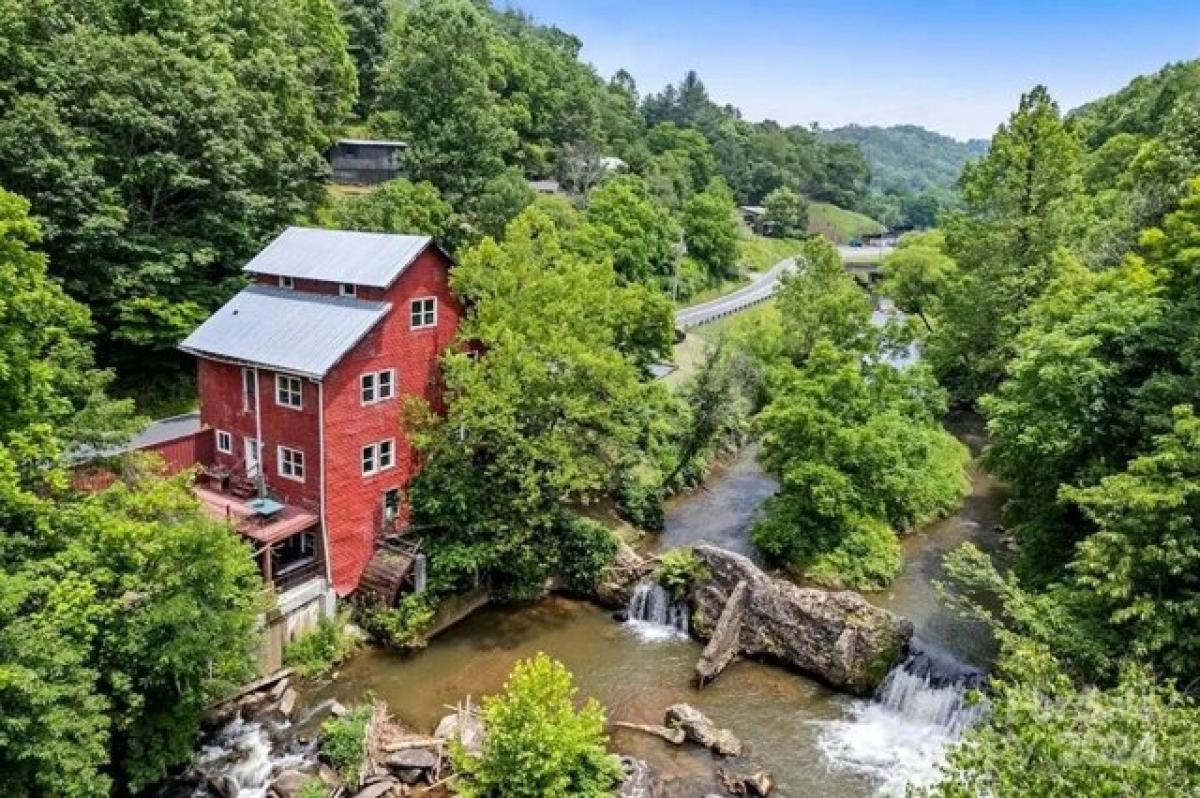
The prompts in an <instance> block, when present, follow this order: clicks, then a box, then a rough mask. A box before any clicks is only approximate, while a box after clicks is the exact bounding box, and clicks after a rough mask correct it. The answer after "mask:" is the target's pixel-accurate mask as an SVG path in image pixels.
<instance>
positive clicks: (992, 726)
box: [923, 641, 1200, 798]
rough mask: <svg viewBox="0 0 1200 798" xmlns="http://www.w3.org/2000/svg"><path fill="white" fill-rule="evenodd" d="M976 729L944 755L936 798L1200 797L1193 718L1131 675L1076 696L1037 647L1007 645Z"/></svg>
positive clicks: (1133, 671) (1191, 711) (1199, 753)
mask: <svg viewBox="0 0 1200 798" xmlns="http://www.w3.org/2000/svg"><path fill="white" fill-rule="evenodd" d="M1008 649H1009V650H1008V651H1007V652H1006V653H1005V654H1004V655H1003V657H1002V660H1001V667H1002V668H1003V673H1004V676H1003V678H993V679H992V680H991V682H990V685H989V687H990V689H989V694H990V695H989V700H988V711H987V714H986V716H985V718H984V720H983V722H982V723H981V724H980V725H979V726H978V727H976V728H974V729H972V730H970V731H968V732H967V734H966V736H965V737H964V738H963V740H962V742H961V743H959V744H958V745H957V746H956V747H955V748H954V749H953V750H952V751H951V753H950V758H949V763H948V766H947V767H946V769H945V775H944V778H943V780H942V781H941V783H939V784H938V785H937V786H936V787H934V788H932V789H930V790H927V791H923V792H924V794H926V795H934V796H942V798H974V796H978V795H994V796H1010V795H1011V796H1018V795H1113V796H1118V795H1129V796H1133V795H1136V796H1145V797H1146V798H1169V796H1176V795H1188V794H1193V793H1196V792H1197V791H1200V775H1198V773H1197V770H1196V761H1197V758H1198V757H1200V742H1198V741H1200V709H1197V708H1196V706H1195V705H1194V703H1192V702H1191V701H1189V700H1188V699H1186V698H1185V697H1183V696H1181V695H1180V694H1179V693H1178V692H1176V691H1175V690H1173V689H1172V688H1171V687H1170V686H1169V685H1162V684H1159V683H1157V682H1155V680H1154V679H1153V677H1152V675H1151V674H1150V673H1149V672H1148V671H1147V670H1145V669H1144V668H1140V667H1138V666H1130V667H1128V668H1126V669H1125V670H1124V671H1123V673H1122V675H1121V678H1120V681H1119V682H1118V684H1117V685H1116V686H1115V687H1112V688H1110V689H1104V690H1101V689H1096V688H1094V687H1079V686H1078V685H1076V684H1075V683H1074V682H1073V681H1072V680H1071V679H1070V678H1069V676H1068V675H1067V674H1066V673H1064V671H1063V670H1062V668H1061V666H1060V665H1059V663H1058V662H1056V661H1055V659H1054V657H1053V656H1052V655H1051V654H1050V653H1049V650H1048V649H1047V648H1045V647H1043V646H1037V645H1033V644H1030V643H1028V642H1024V641H1020V642H1014V643H1010V644H1009V646H1008Z"/></svg>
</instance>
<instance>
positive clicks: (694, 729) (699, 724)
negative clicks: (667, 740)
mask: <svg viewBox="0 0 1200 798" xmlns="http://www.w3.org/2000/svg"><path fill="white" fill-rule="evenodd" d="M667 725H668V726H672V727H674V728H677V729H683V733H684V734H685V735H687V738H688V739H689V740H691V741H692V742H694V743H699V744H700V745H702V746H704V747H705V748H710V749H712V750H713V751H714V752H715V753H718V754H720V755H721V756H741V755H742V741H741V740H739V739H738V738H737V737H736V736H734V734H733V732H731V731H729V729H721V728H718V727H717V724H715V723H713V722H712V721H711V720H710V719H709V717H708V716H707V715H705V714H704V713H703V712H701V711H700V710H698V709H696V708H695V707H694V706H692V705H691V704H672V705H671V706H669V707H667Z"/></svg>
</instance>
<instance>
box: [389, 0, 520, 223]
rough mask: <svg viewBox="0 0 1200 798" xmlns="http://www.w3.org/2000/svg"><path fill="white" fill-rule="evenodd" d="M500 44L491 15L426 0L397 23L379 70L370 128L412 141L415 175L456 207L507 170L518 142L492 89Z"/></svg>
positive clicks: (461, 4)
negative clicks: (494, 59)
mask: <svg viewBox="0 0 1200 798" xmlns="http://www.w3.org/2000/svg"><path fill="white" fill-rule="evenodd" d="M496 46H498V43H497V41H496V38H495V34H494V33H493V31H492V23H491V20H490V18H489V16H488V13H487V11H485V10H483V9H480V8H479V7H478V6H477V5H476V4H474V3H472V2H470V0H423V1H422V2H419V3H414V4H413V5H412V6H411V7H409V8H406V9H405V11H404V13H403V14H402V15H401V16H400V17H399V19H398V20H397V21H396V26H395V29H394V30H393V32H392V34H391V37H390V41H389V43H388V55H387V58H386V60H385V61H384V63H383V66H382V67H381V70H380V76H379V82H378V92H379V100H378V105H377V107H376V112H375V114H374V115H373V116H372V117H371V127H372V128H373V129H374V130H375V131H377V132H378V133H380V134H382V135H384V136H386V137H389V138H400V139H403V140H405V141H407V142H409V149H408V151H407V152H406V154H405V161H406V166H407V169H408V172H409V174H410V176H411V177H412V178H413V179H415V180H423V181H428V182H430V183H432V184H433V185H435V186H436V187H437V188H438V190H439V191H441V192H442V194H443V195H444V196H446V197H447V198H448V199H449V200H450V202H451V203H453V204H459V203H461V202H462V201H463V200H464V199H465V198H467V197H470V196H472V195H473V194H475V193H476V192H478V191H479V190H480V189H481V188H482V187H483V185H484V184H485V183H486V182H487V181H488V180H490V179H491V178H493V177H496V176H497V175H499V174H500V173H501V172H503V171H504V166H505V164H506V163H508V162H511V160H512V159H513V157H514V155H515V152H516V149H517V146H518V143H519V141H518V138H517V134H516V131H514V130H513V129H512V128H511V127H510V126H509V125H507V124H505V116H504V114H503V113H501V110H500V109H501V105H500V99H499V98H498V97H497V96H496V94H495V93H494V92H493V91H492V88H491V76H490V74H489V66H490V61H491V59H492V57H493V48H494V47H496Z"/></svg>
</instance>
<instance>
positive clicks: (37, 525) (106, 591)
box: [0, 449, 262, 795]
mask: <svg viewBox="0 0 1200 798" xmlns="http://www.w3.org/2000/svg"><path fill="white" fill-rule="evenodd" d="M0 462H11V461H10V460H9V459H8V451H7V450H4V449H0ZM5 477H6V479H7V478H11V472H9V471H8V470H5ZM11 490H12V489H11V485H6V486H5V491H4V495H5V498H4V499H3V500H0V501H3V506H2V507H0V514H3V516H4V518H5V529H4V532H5V534H6V536H8V535H15V536H18V537H31V536H35V535H36V536H39V537H42V538H43V539H44V538H45V537H46V536H47V533H49V535H50V536H52V539H53V540H54V541H55V542H56V545H55V547H54V548H53V550H51V551H46V552H44V553H43V554H42V555H41V556H31V557H28V558H23V559H21V560H18V561H16V562H12V563H10V564H9V565H8V566H7V567H6V568H5V569H4V571H3V572H0V596H3V601H2V602H0V607H2V609H0V629H2V630H3V631H2V632H0V663H4V664H3V665H2V666H0V674H3V676H2V677H0V710H2V711H0V765H3V767H4V772H5V776H6V786H9V787H11V788H13V789H15V790H16V793H15V794H17V795H44V794H50V793H53V794H60V795H96V794H101V795H103V794H106V793H107V792H108V790H107V786H108V784H109V778H110V777H111V779H112V782H113V783H115V784H118V785H121V786H122V787H127V788H128V789H130V790H137V789H139V788H141V787H144V786H145V785H147V784H149V783H151V782H153V781H155V780H157V779H159V778H161V777H162V776H164V775H165V774H166V772H167V769H168V768H170V767H173V766H175V765H178V764H180V763H182V762H184V761H186V760H187V758H188V757H189V756H190V755H191V753H192V748H193V745H194V744H195V741H196V736H197V734H198V731H199V728H200V715H201V712H202V711H203V709H204V708H205V707H206V706H208V705H209V704H210V703H211V702H212V701H213V700H214V699H216V698H218V697H220V696H221V695H223V694H224V693H225V691H227V690H229V689H231V688H233V687H234V686H236V685H237V684H238V683H240V682H241V681H242V680H244V679H245V678H247V677H248V676H249V675H250V674H251V673H252V664H253V658H252V643H253V640H254V627H255V621H256V617H257V615H258V612H259V610H260V605H259V602H260V600H261V590H262V583H261V579H260V577H259V575H258V571H257V569H256V568H255V567H254V562H253V560H252V558H251V557H250V552H249V548H248V547H247V546H246V544H245V543H244V542H242V540H241V539H240V538H239V537H238V536H237V535H236V533H234V532H233V531H232V530H231V529H229V528H228V527H227V526H225V525H223V524H219V523H217V522H215V521H210V520H208V519H206V518H204V517H202V516H201V515H200V510H199V508H198V507H197V504H196V500H195V498H194V497H193V496H192V495H191V492H190V491H189V490H188V489H187V486H186V485H185V484H184V483H183V482H182V481H181V480H174V481H171V482H163V481H161V480H149V481H147V482H144V483H141V484H137V485H134V486H125V485H118V486H116V487H113V488H110V489H109V490H107V491H104V492H103V493H100V494H98V495H96V496H94V497H92V498H89V499H86V500H83V501H57V502H49V501H44V500H43V501H42V502H41V503H40V504H34V505H33V506H32V507H31V506H30V503H29V502H25V503H23V506H22V507H20V508H13V507H12V506H11V505H10V501H11V499H12V497H13V494H12V493H11ZM31 509H35V512H33V513H30V510H31ZM14 510H16V512H14ZM31 525H34V526H31ZM55 644H57V645H58V646H59V647H57V648H55V649H47V648H46V646H47V645H55ZM74 744H78V745H79V746H80V747H79V748H78V749H75V748H74V747H73V745H74ZM69 746H70V747H71V748H72V750H65V749H67V747H69ZM51 756H58V757H61V759H57V760H49V757H51ZM51 787H54V789H51ZM59 790H61V791H59Z"/></svg>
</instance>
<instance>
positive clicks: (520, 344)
mask: <svg viewBox="0 0 1200 798" xmlns="http://www.w3.org/2000/svg"><path fill="white" fill-rule="evenodd" d="M547 208H549V209H550V210H547ZM576 216H577V215H576V214H575V213H574V211H571V210H570V209H569V208H566V207H563V206H561V205H557V204H554V203H546V204H544V203H540V202H539V203H535V204H534V206H532V207H531V208H529V209H527V210H526V211H525V212H524V213H522V214H521V215H520V216H518V217H517V219H516V220H514V221H513V223H512V224H511V225H510V226H509V229H508V232H507V234H506V236H505V238H504V240H503V241H502V242H497V241H495V240H493V239H490V238H487V239H484V241H483V242H482V243H481V244H480V245H479V246H477V247H475V248H474V249H471V250H469V251H467V252H466V253H464V254H463V256H462V258H461V263H460V265H459V266H458V267H457V268H456V269H455V272H454V288H455V291H456V292H457V293H458V295H459V296H460V297H462V298H463V300H464V301H465V302H467V303H468V305H469V306H470V307H471V313H470V315H469V316H468V317H467V319H466V320H465V321H464V322H463V324H462V327H461V330H460V338H461V341H462V342H463V345H464V347H466V346H478V347H481V348H482V354H481V356H479V357H478V358H477V359H471V358H468V357H467V356H465V355H463V354H452V355H450V356H448V357H447V359H446V363H445V371H446V395H447V400H448V405H449V407H448V411H447V415H446V418H445V419H444V421H441V422H440V423H436V424H434V425H433V427H432V428H430V429H428V431H427V432H426V433H425V434H424V435H422V436H420V439H419V440H418V441H417V443H418V445H419V446H420V447H421V448H422V450H423V452H424V455H425V465H424V468H423V470H422V472H421V474H420V476H419V477H418V479H417V483H416V485H415V486H414V490H413V507H414V512H415V514H416V516H417V519H418V522H419V523H423V524H428V525H430V526H433V527H436V528H437V529H438V530H439V532H438V534H436V535H430V536H429V537H428V538H427V541H428V543H429V545H430V547H431V554H430V567H431V578H434V579H437V580H440V581H441V582H442V583H444V584H445V583H451V584H452V583H454V582H455V581H456V580H461V579H464V578H470V577H472V576H473V575H474V574H475V573H477V572H490V573H492V574H493V575H494V576H495V577H496V580H497V582H498V583H500V584H502V585H503V586H504V587H505V588H507V589H508V590H509V591H510V592H512V593H514V594H521V595H527V594H529V593H537V592H538V591H540V590H541V588H542V584H543V582H544V579H545V577H546V576H547V575H548V574H549V573H550V572H551V571H552V570H553V569H554V568H555V567H557V565H558V554H559V553H560V551H561V547H562V546H563V545H564V543H563V540H564V538H565V537H567V536H570V535H571V534H572V532H574V531H578V529H577V527H575V526H573V525H571V524H570V519H569V517H568V516H567V515H566V514H565V513H564V509H563V508H564V507H567V506H571V505H573V504H577V503H580V502H583V503H586V502H587V501H589V500H591V499H593V498H595V497H598V496H602V495H607V494H609V493H611V492H612V491H613V490H614V489H615V487H616V484H615V483H616V480H617V477H618V475H619V474H620V473H621V472H622V470H623V469H624V468H626V467H627V466H628V465H629V464H630V463H631V462H634V461H636V460H637V459H638V457H639V456H640V450H639V442H640V440H641V439H642V438H643V437H644V435H645V427H646V425H647V424H648V423H649V419H648V418H647V417H646V414H645V412H644V410H643V408H644V406H646V405H653V404H654V403H655V400H654V396H655V394H657V393H659V392H661V391H663V390H664V389H663V388H662V386H661V385H658V384H657V383H646V382H644V381H643V380H642V373H643V371H642V369H643V368H644V365H645V363H646V362H648V361H650V360H652V359H657V358H659V357H661V356H662V354H663V353H664V352H665V350H666V348H667V347H668V346H669V345H670V341H671V313H670V304H669V303H668V302H667V301H666V299H665V298H663V297H662V296H661V295H659V294H657V293H655V292H651V291H649V290H648V289H646V288H645V287H643V286H640V285H628V286H626V285H621V284H620V283H619V281H618V279H617V276H616V274H615V273H614V271H613V269H612V266H611V265H610V264H609V263H608V262H607V261H605V260H600V261H594V260H589V259H587V258H585V257H582V256H580V255H578V254H575V253H573V252H572V251H571V250H570V249H569V248H568V246H567V242H566V240H565V239H567V238H568V237H569V235H570V232H571V231H570V230H569V229H567V230H564V229H562V228H561V225H563V224H565V225H568V226H569V225H571V224H574V225H578V224H579V222H578V219H577V218H576Z"/></svg>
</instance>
